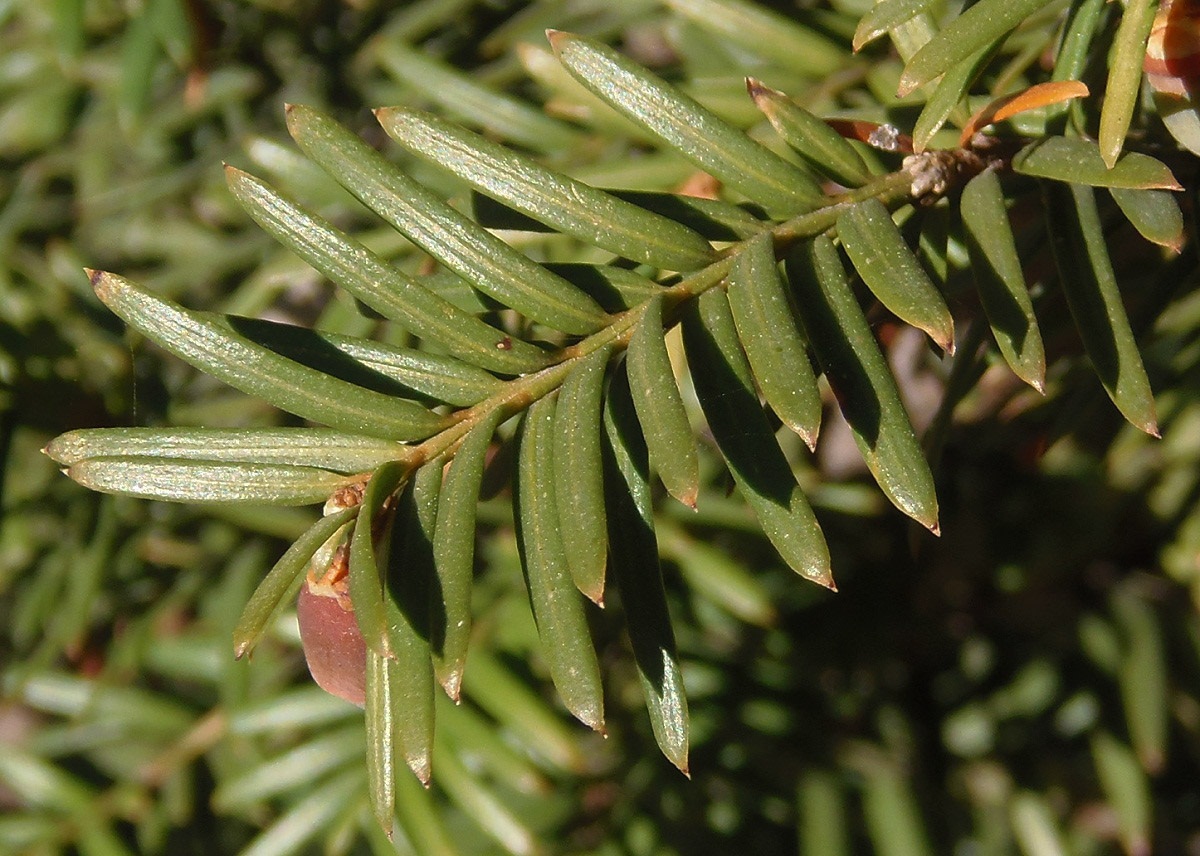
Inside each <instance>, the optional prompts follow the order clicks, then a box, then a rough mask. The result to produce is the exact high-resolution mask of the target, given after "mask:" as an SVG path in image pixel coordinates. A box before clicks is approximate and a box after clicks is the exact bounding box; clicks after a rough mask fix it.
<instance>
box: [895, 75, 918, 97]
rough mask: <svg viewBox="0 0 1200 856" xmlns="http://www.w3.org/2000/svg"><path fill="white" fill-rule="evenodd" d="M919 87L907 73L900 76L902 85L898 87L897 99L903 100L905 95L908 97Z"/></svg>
mask: <svg viewBox="0 0 1200 856" xmlns="http://www.w3.org/2000/svg"><path fill="white" fill-rule="evenodd" d="M919 85H920V84H919V83H917V81H916V80H914V79H913V78H912V76H911V75H910V74H908V73H907V72H906V73H905V74H902V75H900V85H899V86H897V87H896V97H897V98H903V97H904V96H905V95H908V94H909V93H910V92H912V91H913V90H914V89H916V88H917V87H918V86H919Z"/></svg>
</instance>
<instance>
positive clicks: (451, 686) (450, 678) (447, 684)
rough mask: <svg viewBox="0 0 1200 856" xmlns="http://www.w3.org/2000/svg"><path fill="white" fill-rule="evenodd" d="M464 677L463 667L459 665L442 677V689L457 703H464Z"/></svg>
mask: <svg viewBox="0 0 1200 856" xmlns="http://www.w3.org/2000/svg"><path fill="white" fill-rule="evenodd" d="M462 677H463V676H462V668H461V667H457V668H455V669H454V671H452V672H450V673H449V674H448V675H445V676H443V677H442V679H441V683H442V689H443V690H445V692H446V695H447V696H448V697H449V699H450V701H452V702H454V703H455V704H462Z"/></svg>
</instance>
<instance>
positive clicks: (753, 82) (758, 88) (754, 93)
mask: <svg viewBox="0 0 1200 856" xmlns="http://www.w3.org/2000/svg"><path fill="white" fill-rule="evenodd" d="M775 91H776V90H774V89H772V88H771V87H769V86H767V85H766V84H765V83H763V82H762V81H761V80H759V79H758V78H756V77H747V78H746V92H748V93H749V94H750V97H751V98H753V99H754V101H755V103H757V102H758V100H759V98H760V97H762V96H763V95H769V94H771V93H774V92H775Z"/></svg>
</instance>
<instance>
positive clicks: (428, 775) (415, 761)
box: [407, 753, 433, 788]
mask: <svg viewBox="0 0 1200 856" xmlns="http://www.w3.org/2000/svg"><path fill="white" fill-rule="evenodd" d="M407 761H408V769H410V770H412V772H413V775H414V776H416V777H417V781H418V782H420V783H421V785H422V786H423V787H426V788H428V787H429V783H430V781H431V780H432V779H433V769H432V765H431V764H430V760H429V755H428V753H422V754H420V755H418V756H416V757H413V758H408V759H407Z"/></svg>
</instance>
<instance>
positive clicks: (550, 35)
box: [546, 28, 571, 51]
mask: <svg viewBox="0 0 1200 856" xmlns="http://www.w3.org/2000/svg"><path fill="white" fill-rule="evenodd" d="M570 37H571V34H570V33H568V32H567V31H565V30H556V29H554V28H550V29H547V30H546V41H548V42H550V48H551V49H552V50H554V51H557V50H558V45H559V42H561V41H563V40H564V39H568V38H570Z"/></svg>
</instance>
